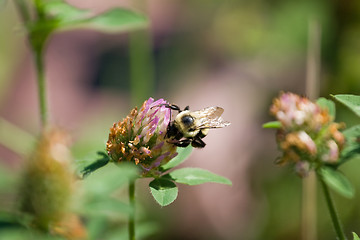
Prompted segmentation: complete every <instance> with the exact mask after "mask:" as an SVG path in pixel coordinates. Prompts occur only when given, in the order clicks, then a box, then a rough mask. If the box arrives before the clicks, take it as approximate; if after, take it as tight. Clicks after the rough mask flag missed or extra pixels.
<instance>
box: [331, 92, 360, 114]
mask: <svg viewBox="0 0 360 240" xmlns="http://www.w3.org/2000/svg"><path fill="white" fill-rule="evenodd" d="M332 96H333V97H334V98H335V99H336V100H338V101H339V102H341V103H342V104H344V105H345V106H347V107H348V108H349V109H350V110H351V111H353V112H354V113H355V114H356V115H358V116H359V117H360V96H357V95H350V94H338V95H332Z"/></svg>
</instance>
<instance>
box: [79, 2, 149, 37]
mask: <svg viewBox="0 0 360 240" xmlns="http://www.w3.org/2000/svg"><path fill="white" fill-rule="evenodd" d="M82 24H84V25H83V26H84V27H90V28H92V29H97V30H99V31H105V32H124V31H129V30H134V29H140V28H144V27H146V26H147V25H148V19H147V18H146V17H145V16H144V15H141V14H139V13H135V12H133V11H130V10H127V9H122V8H113V9H111V10H109V11H107V12H105V13H103V14H101V15H98V16H95V17H93V18H88V19H85V20H84V21H83V22H82Z"/></svg>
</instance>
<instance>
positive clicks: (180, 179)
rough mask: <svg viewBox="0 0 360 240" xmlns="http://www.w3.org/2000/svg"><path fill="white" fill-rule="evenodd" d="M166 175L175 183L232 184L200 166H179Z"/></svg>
mask: <svg viewBox="0 0 360 240" xmlns="http://www.w3.org/2000/svg"><path fill="white" fill-rule="evenodd" d="M168 176H169V177H170V178H171V179H173V180H174V181H175V182H177V183H183V184H188V185H198V184H203V183H207V182H214V183H222V184H227V185H231V184H232V183H231V181H230V180H229V179H227V178H225V177H222V176H219V175H217V174H215V173H212V172H209V171H208V170H205V169H201V168H181V169H177V170H174V171H173V172H171V173H169V174H168Z"/></svg>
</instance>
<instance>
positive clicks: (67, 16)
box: [43, 0, 90, 23]
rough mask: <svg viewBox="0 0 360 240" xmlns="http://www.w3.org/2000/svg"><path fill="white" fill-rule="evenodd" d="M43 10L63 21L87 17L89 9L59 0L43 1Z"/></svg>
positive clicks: (67, 21)
mask: <svg viewBox="0 0 360 240" xmlns="http://www.w3.org/2000/svg"><path fill="white" fill-rule="evenodd" d="M43 8H44V11H45V12H46V13H47V14H48V15H51V16H53V17H54V18H56V19H57V20H59V21H60V22H63V23H69V22H71V21H75V20H81V19H84V18H85V17H89V14H90V11H88V10H85V9H79V8H77V7H74V6H72V5H70V4H68V3H66V2H64V1H61V0H52V1H44V4H43Z"/></svg>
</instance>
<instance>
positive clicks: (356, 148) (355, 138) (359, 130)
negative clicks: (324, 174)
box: [339, 125, 360, 165]
mask: <svg viewBox="0 0 360 240" xmlns="http://www.w3.org/2000/svg"><path fill="white" fill-rule="evenodd" d="M342 133H343V135H344V137H345V139H346V141H345V147H344V149H343V150H342V151H341V156H340V162H339V165H341V164H343V163H345V162H347V161H348V160H350V159H352V158H353V157H355V156H357V155H359V154H360V142H359V139H360V125H356V126H353V127H351V128H348V129H346V130H344V131H343V132H342Z"/></svg>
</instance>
